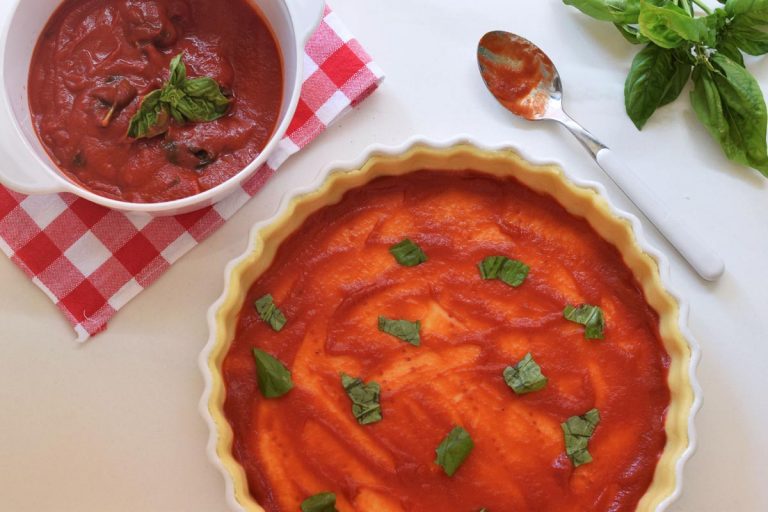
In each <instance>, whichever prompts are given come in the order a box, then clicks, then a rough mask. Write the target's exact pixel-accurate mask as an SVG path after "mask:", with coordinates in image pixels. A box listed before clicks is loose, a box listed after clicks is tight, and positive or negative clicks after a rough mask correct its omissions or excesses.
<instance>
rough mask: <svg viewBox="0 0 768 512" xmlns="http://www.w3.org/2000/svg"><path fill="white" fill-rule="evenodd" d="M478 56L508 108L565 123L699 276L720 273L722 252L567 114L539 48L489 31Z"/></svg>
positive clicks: (557, 82)
mask: <svg viewBox="0 0 768 512" xmlns="http://www.w3.org/2000/svg"><path fill="white" fill-rule="evenodd" d="M477 61H478V64H479V65H480V75H481V76H482V77H483V80H484V81H485V85H486V86H487V87H488V89H489V90H490V91H491V94H493V95H494V97H495V98H496V99H497V100H498V101H499V103H501V104H502V105H504V107H505V108H506V109H507V110H509V111H511V112H512V113H514V114H517V115H518V116H520V117H523V118H525V119H528V120H531V121H539V120H542V119H549V120H552V121H557V122H558V123H560V124H562V125H563V126H565V127H566V128H567V129H568V131H570V132H571V133H572V134H573V135H574V137H576V138H577V139H578V140H579V142H581V144H582V145H583V146H584V147H585V148H586V149H587V151H589V152H590V153H591V154H592V156H593V157H594V159H595V160H596V161H597V164H598V165H599V166H600V167H602V169H603V171H605V173H606V174H607V175H608V176H609V177H610V178H611V179H612V180H613V181H614V183H616V185H618V187H619V188H620V189H621V190H622V191H623V192H624V193H625V194H626V195H627V197H629V199H630V200H631V201H632V202H633V203H634V204H635V206H637V207H638V209H640V211H642V212H643V213H644V214H645V216H646V217H648V220H650V221H651V222H652V223H653V224H654V225H655V226H656V228H658V230H659V231H660V232H661V233H662V234H663V235H664V236H665V237H666V239H667V240H668V241H669V243H671V244H672V245H673V246H674V247H675V249H677V251H678V252H679V253H680V254H681V255H682V256H683V258H685V259H686V260H687V261H688V263H689V264H690V265H691V266H692V267H693V268H694V269H695V270H696V272H698V274H699V275H700V276H701V277H703V278H704V279H707V280H709V281H714V280H716V279H717V278H719V277H720V276H721V275H722V274H723V272H724V271H725V265H724V263H723V261H722V260H721V259H720V257H719V256H718V255H717V254H716V253H715V252H714V251H712V250H711V249H710V248H709V247H707V246H706V244H705V243H703V242H702V241H701V240H702V239H701V238H699V237H698V236H697V235H696V234H694V233H693V232H692V231H691V230H690V229H689V228H688V227H687V226H686V225H684V224H683V223H682V222H681V221H680V219H678V218H676V217H675V216H673V215H672V214H671V212H670V211H669V209H668V208H667V207H666V206H665V205H663V204H662V203H661V202H659V200H658V199H656V197H654V195H653V192H651V190H650V189H649V188H648V187H647V186H646V185H645V183H643V182H642V180H640V178H639V177H638V176H637V175H636V174H635V173H634V172H632V171H631V170H630V169H629V168H628V167H627V166H626V165H624V164H623V163H622V162H621V159H620V158H619V157H618V156H617V155H616V154H614V153H613V152H612V151H611V150H610V149H608V148H607V147H606V146H605V145H604V144H602V143H601V142H600V141H598V140H597V139H595V137H594V136H593V135H592V134H591V133H589V132H588V131H587V130H585V129H584V128H583V127H582V126H581V125H579V124H578V123H577V122H576V121H574V120H573V119H571V118H570V117H569V116H568V114H566V113H565V111H564V110H563V105H562V97H563V87H562V84H561V82H560V75H559V74H558V72H557V69H555V65H554V64H553V63H552V61H551V60H550V59H549V57H547V55H546V54H545V53H544V52H543V51H541V49H539V48H538V47H537V46H536V45H534V44H533V43H531V42H530V41H528V40H527V39H524V38H522V37H520V36H518V35H515V34H511V33H509V32H503V31H494V32H488V33H487V34H485V35H484V36H483V37H482V39H480V43H479V45H478V47H477Z"/></svg>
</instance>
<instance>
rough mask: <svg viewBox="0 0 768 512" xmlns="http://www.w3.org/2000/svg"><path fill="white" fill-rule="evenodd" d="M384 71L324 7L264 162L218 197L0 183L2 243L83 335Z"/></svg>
mask: <svg viewBox="0 0 768 512" xmlns="http://www.w3.org/2000/svg"><path fill="white" fill-rule="evenodd" d="M382 78H383V74H382V72H381V70H380V69H379V68H378V66H377V65H376V64H375V63H373V62H372V61H371V58H370V56H369V55H368V54H367V53H366V52H365V50H363V48H362V47H361V46H360V44H359V43H358V42H357V41H356V40H355V39H353V38H352V37H351V35H350V34H349V32H348V30H347V29H346V27H345V26H344V25H343V24H342V23H341V21H340V20H339V18H338V17H337V16H336V14H334V13H333V12H332V11H331V10H330V9H329V8H328V7H326V9H325V14H324V16H323V20H322V22H321V23H320V26H319V27H318V29H317V31H316V32H315V33H314V34H313V35H312V37H311V38H310V39H309V41H308V43H307V46H306V48H305V58H304V83H303V86H302V90H301V99H300V100H299V105H298V108H297V109H296V114H295V116H294V118H293V120H292V122H291V125H290V126H289V128H288V131H287V135H286V136H285V137H284V138H283V139H282V140H281V141H280V143H279V145H278V146H277V148H276V150H275V152H274V153H273V154H272V156H271V158H270V159H269V161H268V162H267V163H266V164H265V165H264V166H263V167H262V168H261V169H259V171H258V172H257V173H256V174H254V176H253V177H252V178H250V179H249V180H248V181H246V182H245V183H244V184H243V186H242V187H241V189H240V190H238V191H236V192H235V193H234V194H232V195H231V196H229V197H228V198H226V199H225V200H223V201H221V202H220V203H218V204H216V205H214V206H212V207H208V208H205V209H203V210H199V211H196V212H192V213H188V214H185V215H178V216H175V217H158V218H152V217H149V216H147V215H143V214H142V215H134V214H124V213H119V212H117V211H114V210H109V209H107V208H104V207H101V206H99V205H96V204H94V203H91V202H89V201H86V200H84V199H82V198H79V197H77V196H74V195H71V194H50V195H38V196H25V195H23V194H18V193H16V192H13V191H11V190H8V189H6V188H4V187H2V186H1V185H0V249H2V251H3V252H4V253H5V254H7V255H8V257H10V258H11V260H12V261H13V262H14V263H16V264H17V265H18V266H19V267H21V268H22V270H24V272H26V274H27V275H28V276H29V277H31V278H32V282H33V283H35V284H36V285H37V286H38V287H40V289H42V290H43V291H44V292H45V294H46V295H47V296H48V297H49V298H50V299H51V300H52V301H53V302H54V303H55V304H56V305H57V306H58V307H59V309H60V310H61V311H62V312H63V313H64V314H65V315H66V317H67V319H68V320H69V321H70V322H71V323H72V325H73V326H74V328H75V331H76V333H77V339H78V340H80V341H84V340H86V339H88V338H89V337H90V336H91V335H93V334H96V333H98V332H100V331H102V330H103V329H105V328H106V326H107V322H108V321H109V319H110V318H111V317H112V315H114V314H115V313H116V312H117V311H118V310H119V309H120V308H121V307H123V306H124V305H125V304H126V303H127V302H128V301H129V300H131V299H132V298H133V297H135V296H136V295H138V293H139V292H141V291H142V290H143V289H144V288H146V287H147V286H149V285H150V284H152V283H153V282H154V281H155V280H156V279H157V278H159V277H160V276H161V275H162V274H163V272H165V271H166V270H168V268H170V266H171V265H172V264H173V263H174V262H176V261H177V260H178V259H179V258H181V257H182V256H183V255H184V254H185V253H186V252H187V251H189V250H190V249H192V248H193V247H194V246H196V245H197V244H198V243H200V242H201V241H202V240H204V239H205V238H206V237H207V236H208V235H210V234H211V233H213V232H214V231H215V230H216V229H217V228H218V227H219V226H221V225H222V224H223V223H224V221H226V220H227V219H229V218H230V217H231V216H232V215H233V214H234V213H235V212H236V211H237V210H239V209H240V207H242V206H243V205H244V204H245V203H246V202H247V201H248V200H249V199H250V198H251V197H253V195H254V194H255V193H256V192H257V191H258V190H259V189H260V188H261V187H262V186H263V185H264V183H265V182H266V181H267V179H268V178H269V177H270V176H272V174H273V173H274V172H275V169H277V168H278V167H279V166H280V165H281V164H282V163H283V162H284V161H285V160H286V159H287V158H288V157H289V156H291V155H292V154H293V153H295V152H297V151H298V150H299V149H301V148H303V147H304V146H306V145H307V144H308V143H309V142H310V141H312V140H313V139H314V138H315V137H317V136H318V135H319V134H320V133H321V132H322V131H323V130H325V128H326V127H327V126H328V125H330V124H331V123H332V122H333V121H334V120H336V119H337V118H338V117H339V116H341V115H342V114H343V113H344V112H346V111H347V110H349V109H350V108H351V107H353V106H355V105H356V104H357V103H359V102H360V101H362V100H363V99H365V98H366V97H367V96H368V95H369V94H370V93H371V92H373V91H374V90H375V89H376V87H377V86H378V84H379V82H380V81H381V80H382Z"/></svg>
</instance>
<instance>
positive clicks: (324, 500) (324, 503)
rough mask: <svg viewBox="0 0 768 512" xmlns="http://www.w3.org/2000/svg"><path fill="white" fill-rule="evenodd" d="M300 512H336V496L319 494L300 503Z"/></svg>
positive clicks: (330, 493)
mask: <svg viewBox="0 0 768 512" xmlns="http://www.w3.org/2000/svg"><path fill="white" fill-rule="evenodd" d="M301 512H338V510H336V495H335V494H334V493H332V492H321V493H319V494H315V495H314V496H310V497H309V498H307V499H305V500H304V501H302V502H301Z"/></svg>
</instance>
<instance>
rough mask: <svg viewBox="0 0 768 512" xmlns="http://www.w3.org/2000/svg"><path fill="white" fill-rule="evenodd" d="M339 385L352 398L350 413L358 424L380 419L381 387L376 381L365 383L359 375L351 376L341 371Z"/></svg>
mask: <svg viewBox="0 0 768 512" xmlns="http://www.w3.org/2000/svg"><path fill="white" fill-rule="evenodd" d="M341 385H342V387H343V388H344V391H346V392H347V396H348V397H349V399H350V400H352V415H353V416H354V417H355V419H357V422H358V423H359V424H361V425H368V424H369V423H376V422H377V421H381V405H379V400H380V395H381V388H380V387H379V384H378V383H376V382H369V383H368V384H366V383H364V382H363V380H362V379H360V378H359V377H357V378H352V377H350V376H349V375H347V374H346V373H342V374H341Z"/></svg>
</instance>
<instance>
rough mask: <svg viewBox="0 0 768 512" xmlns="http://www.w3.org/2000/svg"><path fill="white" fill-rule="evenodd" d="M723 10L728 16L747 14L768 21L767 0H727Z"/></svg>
mask: <svg viewBox="0 0 768 512" xmlns="http://www.w3.org/2000/svg"><path fill="white" fill-rule="evenodd" d="M725 12H727V13H728V14H729V15H730V16H738V15H747V16H753V17H755V18H756V19H761V20H766V21H768V0H728V1H727V2H725Z"/></svg>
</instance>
